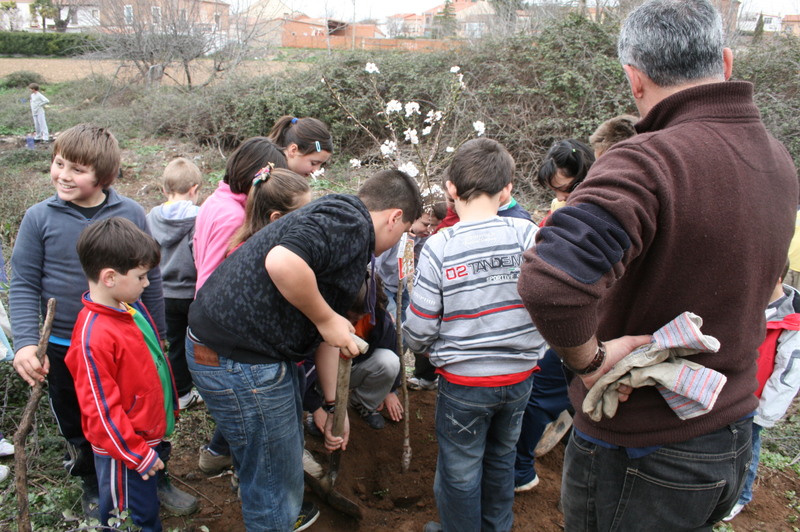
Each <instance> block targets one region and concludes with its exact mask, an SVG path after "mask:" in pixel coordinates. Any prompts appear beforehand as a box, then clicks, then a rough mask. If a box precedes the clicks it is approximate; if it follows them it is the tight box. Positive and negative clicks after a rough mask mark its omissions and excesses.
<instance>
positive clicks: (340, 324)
mask: <svg viewBox="0 0 800 532" xmlns="http://www.w3.org/2000/svg"><path fill="white" fill-rule="evenodd" d="M317 330H318V331H319V334H320V335H321V336H322V339H323V340H325V343H327V344H328V345H332V346H333V347H337V348H338V349H339V350H340V351H341V352H342V354H343V355H345V356H348V357H350V358H352V357H354V356H358V354H359V351H358V346H356V343H355V342H354V341H353V338H352V337H351V336H350V333H352V332H355V329H354V328H353V324H352V323H350V320H348V319H347V318H345V317H344V316H341V315H339V314H335V313H334V314H333V315H332V316H331V317H330V318H328V319H327V320H325V321H323V322H320V323H319V324H317Z"/></svg>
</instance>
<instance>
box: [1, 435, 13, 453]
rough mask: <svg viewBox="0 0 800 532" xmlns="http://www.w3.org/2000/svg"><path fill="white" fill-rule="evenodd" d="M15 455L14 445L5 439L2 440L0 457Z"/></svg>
mask: <svg viewBox="0 0 800 532" xmlns="http://www.w3.org/2000/svg"><path fill="white" fill-rule="evenodd" d="M12 454H14V444H13V443H11V442H10V441H8V440H7V439H5V438H2V439H0V456H11V455H12Z"/></svg>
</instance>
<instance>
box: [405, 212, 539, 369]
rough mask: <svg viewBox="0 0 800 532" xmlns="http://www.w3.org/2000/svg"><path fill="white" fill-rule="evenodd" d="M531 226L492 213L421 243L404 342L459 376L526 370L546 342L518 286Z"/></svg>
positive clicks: (530, 240)
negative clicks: (532, 318) (532, 319)
mask: <svg viewBox="0 0 800 532" xmlns="http://www.w3.org/2000/svg"><path fill="white" fill-rule="evenodd" d="M536 231H537V227H536V225H535V224H533V223H531V222H528V221H526V220H521V219H518V218H500V217H498V216H495V217H493V218H490V219H488V220H483V221H479V222H459V223H457V224H456V225H454V226H453V227H449V228H447V229H445V230H442V231H439V232H438V233H436V234H435V235H433V236H431V237H430V238H429V239H428V241H427V242H426V244H425V247H424V248H423V249H422V254H421V255H420V259H419V265H418V268H417V272H416V274H415V275H416V276H415V279H414V289H413V291H412V293H411V304H410V306H409V312H408V313H407V317H406V321H405V322H404V323H403V332H404V334H405V339H406V341H407V343H408V346H409V347H410V348H411V349H412V350H413V351H416V352H425V351H429V352H430V359H431V362H432V363H433V365H434V366H436V367H438V368H441V369H443V370H445V371H446V372H448V373H452V374H454V375H459V376H464V377H491V376H496V375H509V374H513V373H520V372H524V371H529V370H531V369H532V368H534V367H535V366H536V362H537V360H538V359H539V358H541V357H542V356H543V355H544V351H545V342H544V340H543V339H542V336H541V335H540V334H539V332H538V331H537V330H536V328H535V327H534V325H533V323H532V322H531V319H530V315H529V314H528V312H527V311H526V310H525V307H524V306H523V304H522V301H521V300H520V296H519V293H518V292H517V278H518V277H519V267H520V264H521V263H522V252H523V251H525V250H526V249H528V248H529V247H531V246H533V242H534V235H535V234H536Z"/></svg>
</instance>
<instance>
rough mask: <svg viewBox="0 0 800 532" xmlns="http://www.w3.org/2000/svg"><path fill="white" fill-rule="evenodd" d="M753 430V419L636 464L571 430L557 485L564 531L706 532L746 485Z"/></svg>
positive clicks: (676, 445)
mask: <svg viewBox="0 0 800 532" xmlns="http://www.w3.org/2000/svg"><path fill="white" fill-rule="evenodd" d="M751 425H752V419H751V418H748V419H745V420H741V421H737V422H735V423H731V424H730V425H727V426H725V427H723V428H721V429H719V430H716V431H714V432H711V433H708V434H704V435H702V436H698V437H696V438H692V439H691V440H688V441H685V442H681V443H671V444H668V445H664V446H663V447H660V448H659V449H658V450H656V451H654V452H652V453H650V454H647V455H645V456H642V457H640V458H630V457H629V456H628V454H627V452H626V450H625V449H623V448H615V449H610V448H607V447H603V446H601V445H598V444H596V443H593V442H590V441H587V440H585V439H584V438H582V437H581V436H580V435H578V434H577V433H576V432H575V431H573V432H572V435H571V436H570V441H569V444H568V445H567V450H566V453H565V455H564V470H563V473H562V479H561V503H562V505H563V507H564V521H565V530H566V532H574V531H579V530H580V531H583V530H608V531H619V532H623V531H632V532H633V531H636V532H638V531H640V530H669V531H679V530H687V531H688V530H697V531H700V530H703V531H708V532H711V530H712V528H713V526H714V524H716V523H717V522H718V521H720V520H721V519H722V518H723V517H725V516H726V515H728V512H730V510H731V508H733V505H734V504H735V503H736V499H737V497H738V496H739V492H740V491H741V487H742V484H743V483H744V475H745V472H746V471H747V467H748V465H749V464H750V452H751V446H750V433H751Z"/></svg>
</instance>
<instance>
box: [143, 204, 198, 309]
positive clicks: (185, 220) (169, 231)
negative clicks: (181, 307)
mask: <svg viewBox="0 0 800 532" xmlns="http://www.w3.org/2000/svg"><path fill="white" fill-rule="evenodd" d="M199 210H200V207H198V206H197V205H195V204H193V203H192V202H191V201H176V202H173V203H164V204H161V205H159V206H158V207H155V208H153V210H151V211H150V213H149V214H148V215H147V224H148V225H149V226H150V232H151V233H152V234H153V238H155V239H156V240H157V241H158V243H159V245H160V246H161V278H162V279H163V283H164V297H166V298H171V299H194V287H195V283H196V282H197V269H196V268H195V266H194V256H193V253H192V238H193V237H194V222H195V219H196V218H197V212H198V211H199Z"/></svg>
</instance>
